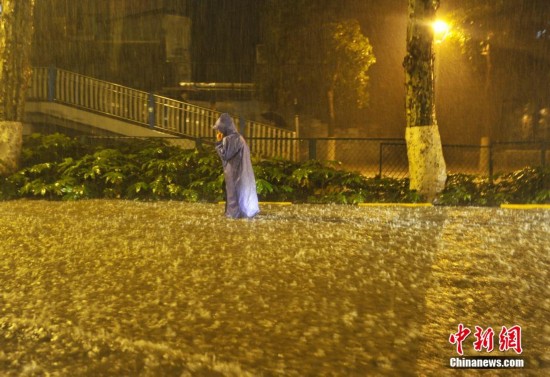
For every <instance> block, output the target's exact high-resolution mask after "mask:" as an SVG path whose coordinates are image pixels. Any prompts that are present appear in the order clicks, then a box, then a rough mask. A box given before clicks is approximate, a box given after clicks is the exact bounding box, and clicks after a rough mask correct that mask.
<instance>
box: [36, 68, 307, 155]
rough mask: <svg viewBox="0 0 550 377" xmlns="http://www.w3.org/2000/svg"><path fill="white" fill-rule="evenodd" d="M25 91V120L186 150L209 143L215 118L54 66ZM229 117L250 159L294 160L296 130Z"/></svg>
mask: <svg viewBox="0 0 550 377" xmlns="http://www.w3.org/2000/svg"><path fill="white" fill-rule="evenodd" d="M27 93H28V94H27V97H28V98H27V105H26V115H28V118H30V119H35V117H32V116H31V115H35V116H36V115H38V117H40V116H42V117H54V118H57V119H60V120H64V121H71V122H75V123H77V124H80V125H81V127H96V128H102V129H104V130H106V131H109V132H113V133H115V134H120V135H128V136H140V137H152V136H156V137H162V136H165V137H168V136H172V137H173V136H176V137H180V138H181V139H184V140H187V141H188V144H187V147H192V146H194V141H200V140H202V139H205V140H209V141H212V140H213V139H214V136H215V135H214V131H213V130H212V125H213V124H214V123H215V121H216V120H217V118H218V117H219V116H220V112H218V111H214V110H211V109H207V108H203V107H200V106H196V105H192V104H190V103H187V102H183V101H177V100H174V99H171V98H167V97H163V96H159V95H156V94H153V93H147V92H144V91H140V90H136V89H132V88H128V87H125V86H122V85H118V84H114V83H111V82H107V81H102V80H97V79H95V78H92V77H88V76H84V75H80V74H77V73H74V72H69V71H65V70H61V69H56V68H34V70H33V75H32V82H31V87H30V88H29V90H28V92H27ZM233 118H234V119H235V120H236V123H237V127H238V128H239V130H240V133H241V134H242V135H243V136H244V137H245V138H246V139H247V142H248V145H249V147H250V150H251V153H252V154H253V155H257V156H262V157H270V158H273V157H278V158H282V159H287V160H296V159H297V156H298V152H297V146H298V141H297V140H296V132H294V131H289V130H286V129H281V128H277V127H273V126H271V125H267V124H263V123H259V122H254V121H244V120H239V118H238V117H236V116H233Z"/></svg>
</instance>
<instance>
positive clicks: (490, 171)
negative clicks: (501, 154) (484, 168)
mask: <svg viewBox="0 0 550 377" xmlns="http://www.w3.org/2000/svg"><path fill="white" fill-rule="evenodd" d="M489 182H491V183H493V144H492V143H489Z"/></svg>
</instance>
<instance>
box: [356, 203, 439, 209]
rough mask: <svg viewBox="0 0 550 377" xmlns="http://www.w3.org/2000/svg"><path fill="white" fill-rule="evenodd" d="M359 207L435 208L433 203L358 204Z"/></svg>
mask: <svg viewBox="0 0 550 377" xmlns="http://www.w3.org/2000/svg"><path fill="white" fill-rule="evenodd" d="M357 206H358V207H413V208H415V207H433V204H432V203H358V204H357Z"/></svg>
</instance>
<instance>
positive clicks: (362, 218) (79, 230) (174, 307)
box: [0, 201, 550, 376]
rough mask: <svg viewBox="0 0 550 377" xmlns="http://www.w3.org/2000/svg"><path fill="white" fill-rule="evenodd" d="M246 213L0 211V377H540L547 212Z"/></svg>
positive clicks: (163, 206)
mask: <svg viewBox="0 0 550 377" xmlns="http://www.w3.org/2000/svg"><path fill="white" fill-rule="evenodd" d="M261 210H262V212H261V214H260V215H258V216H257V218H255V219H253V220H228V219H225V218H224V217H223V206H220V205H215V204H189V203H181V202H155V203H143V202H128V201H80V202H72V203H68V202H45V201H14V202H0V231H1V236H0V237H1V239H0V375H2V376H4V375H6V376H20V375H25V376H34V375H36V376H38V375H41V376H42V375H49V376H98V375H103V376H109V375H116V376H118V375H124V376H455V375H463V376H469V375H472V374H475V375H483V376H501V375H506V376H548V375H550V288H549V276H548V275H549V271H550V211H549V210H541V209H539V210H537V209H531V210H515V209H500V208H450V207H421V208H404V207H355V206H336V205H319V206H315V205H292V206H280V205H264V206H262V207H261ZM468 331H469V333H468ZM476 340H477V342H476ZM461 352H462V355H461V354H460V353H461ZM487 356H488V357H490V359H492V360H499V362H509V361H511V362H512V363H515V364H516V365H517V364H518V363H523V365H524V367H523V368H517V369H502V368H501V369H485V370H473V369H461V370H457V369H452V368H451V367H450V364H451V363H457V362H459V363H464V362H467V360H470V359H471V357H476V358H478V359H479V358H482V357H487ZM451 359H454V361H451ZM457 360H458V361H457Z"/></svg>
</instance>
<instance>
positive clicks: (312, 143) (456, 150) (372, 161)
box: [247, 138, 550, 178]
mask: <svg viewBox="0 0 550 377" xmlns="http://www.w3.org/2000/svg"><path fill="white" fill-rule="evenodd" d="M260 140H261V139H260ZM260 140H258V139H254V138H252V139H247V141H248V143H249V144H252V145H254V143H256V142H258V141H260ZM295 140H296V148H297V152H296V155H297V160H298V161H306V160H312V159H313V160H320V161H334V162H335V164H333V166H336V167H338V168H341V169H345V170H350V171H356V172H359V173H361V174H363V175H365V176H384V177H392V178H406V177H408V176H409V163H408V158H407V146H406V143H405V141H404V140H403V139H377V138H309V139H295ZM254 154H256V155H257V156H262V154H261V153H258V151H256V153H254ZM443 155H444V158H445V163H446V165H447V172H448V173H449V174H455V173H462V174H475V175H481V176H493V175H494V174H498V173H507V172H511V171H514V170H519V169H522V168H524V167H527V166H547V164H548V162H549V161H550V143H548V142H539V143H525V142H517V143H497V144H493V145H489V146H482V145H454V144H447V145H443Z"/></svg>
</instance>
